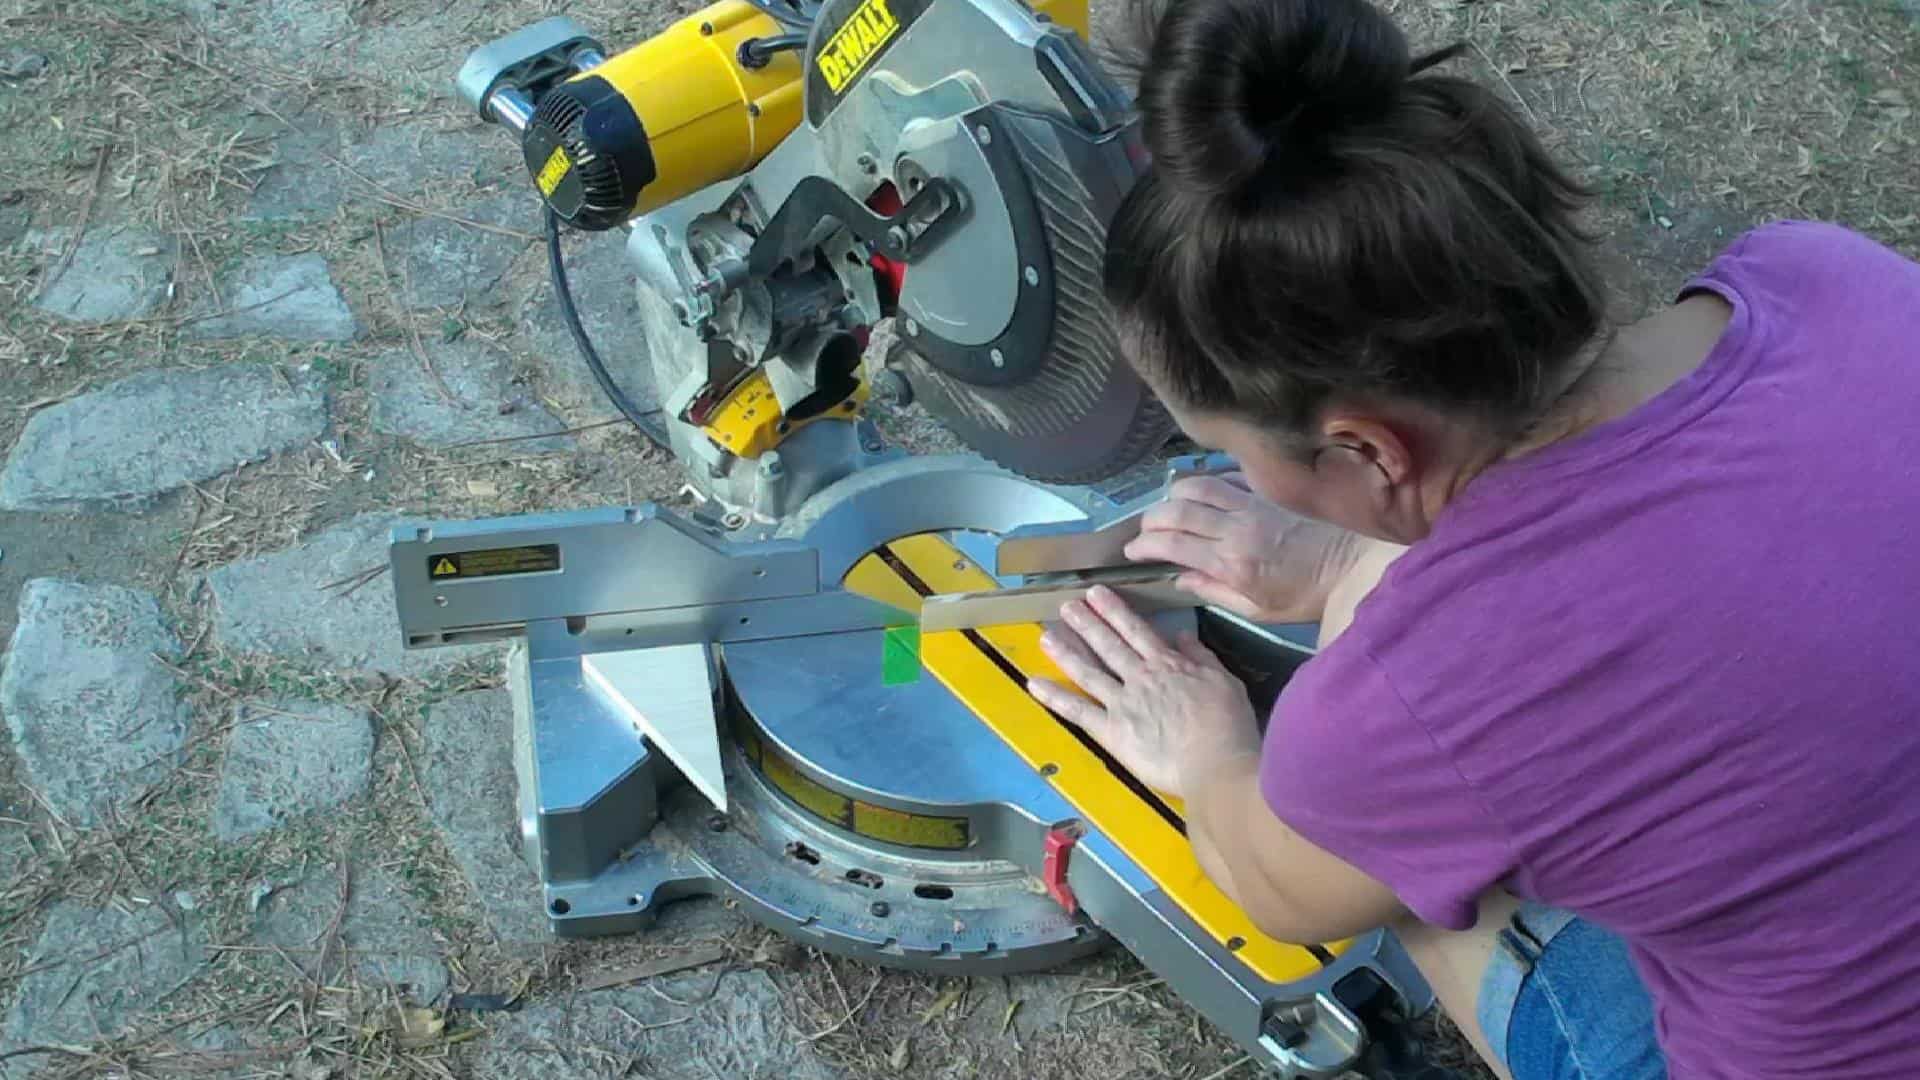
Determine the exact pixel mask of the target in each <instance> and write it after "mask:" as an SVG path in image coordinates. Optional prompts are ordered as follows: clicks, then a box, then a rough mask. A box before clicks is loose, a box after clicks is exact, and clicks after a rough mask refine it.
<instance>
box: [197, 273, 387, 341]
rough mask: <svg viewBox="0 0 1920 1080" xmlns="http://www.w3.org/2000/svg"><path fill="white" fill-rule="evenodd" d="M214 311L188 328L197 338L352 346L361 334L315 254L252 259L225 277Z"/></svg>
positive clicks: (209, 310) (203, 313)
mask: <svg viewBox="0 0 1920 1080" xmlns="http://www.w3.org/2000/svg"><path fill="white" fill-rule="evenodd" d="M220 294H221V296H222V297H224V298H225V301H226V302H225V304H224V305H223V306H222V308H221V309H220V310H221V311H222V312H224V313H222V314H215V313H214V311H213V309H207V310H204V311H202V312H201V314H202V315H205V316H207V317H206V318H202V319H200V320H199V321H197V322H191V323H188V324H187V327H186V329H187V333H188V334H189V335H191V336H193V337H197V338H236V337H256V336H257V337H271V338H280V339H282V340H285V341H350V340H352V339H353V338H354V337H356V336H358V334H359V333H360V324H359V323H358V322H357V321H356V320H355V319H354V317H353V311H352V310H351V309H349V308H348V307H347V302H346V301H345V300H343V299H341V297H340V290H339V289H338V288H336V287H334V284H333V275H332V273H331V272H330V271H329V270H328V269H327V260H326V259H324V258H321V257H320V255H319V253H317V252H307V253H306V254H303V255H266V256H261V257H258V258H253V259H248V260H246V261H245V262H243V263H241V264H240V265H239V266H238V267H237V268H235V269H234V270H233V271H232V272H231V273H230V274H228V275H227V280H226V281H224V282H223V283H222V284H221V289H220Z"/></svg>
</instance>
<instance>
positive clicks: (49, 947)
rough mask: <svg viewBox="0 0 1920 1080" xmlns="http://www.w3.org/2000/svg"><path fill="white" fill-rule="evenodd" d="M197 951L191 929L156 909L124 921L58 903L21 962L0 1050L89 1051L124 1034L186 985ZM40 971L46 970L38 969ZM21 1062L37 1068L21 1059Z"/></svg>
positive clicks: (115, 914)
mask: <svg viewBox="0 0 1920 1080" xmlns="http://www.w3.org/2000/svg"><path fill="white" fill-rule="evenodd" d="M203 952H204V947H203V943H202V942H201V940H200V935H199V933H198V931H197V929H195V928H194V927H193V925H192V924H191V923H188V924H187V929H186V930H185V931H184V934H183V931H182V930H181V929H180V928H179V927H176V926H174V925H173V924H172V923H171V922H169V921H168V919H167V916H166V915H165V914H164V913H163V912H161V911H160V910H159V909H158V908H155V907H152V906H139V907H135V908H134V909H133V912H132V913H131V914H128V913H127V912H124V911H121V910H120V909H119V908H117V907H107V908H94V907H90V906H88V905H86V904H83V903H80V902H79V901H74V900H63V901H60V902H59V903H57V904H55V905H53V907H52V909H51V910H49V911H48V913H47V924H46V928H45V929H43V930H42V931H41V932H40V937H39V939H38V940H36V941H35V942H34V944H33V950H32V952H31V953H30V954H29V956H28V959H27V966H28V967H29V968H37V969H38V970H35V971H34V972H33V973H32V974H30V975H28V976H27V977H26V978H25V979H23V980H21V982H20V992H19V994H18V995H17V996H16V997H15V999H14V1003H13V1009H12V1011H10V1012H9V1013H8V1014H7V1023H6V1030H5V1033H4V1036H0V1051H5V1050H9V1049H16V1048H19V1047H24V1046H33V1045H38V1044H42V1043H64V1044H68V1045H82V1046H85V1045H91V1044H93V1043H95V1042H96V1041H98V1040H100V1039H102V1038H111V1037H113V1036H115V1035H117V1034H120V1033H122V1032H123V1031H125V1029H126V1027H127V1024H128V1022H129V1021H131V1020H132V1019H133V1018H134V1017H135V1015H136V1014H137V1013H139V1012H140V1011H142V1010H143V1009H147V1008H151V1007H153V1006H154V1005H156V1004H158V1003H159V999H160V998H161V997H162V996H164V995H166V994H168V993H170V992H172V991H173V990H174V989H175V988H176V987H178V986H180V985H181V984H182V983H184V982H186V981H187V980H188V979H190V978H191V977H192V976H193V974H194V972H195V970H196V969H197V968H198V967H199V965H200V962H201V958H202V955H203ZM42 965H46V966H44V967H43V966H42ZM26 1063H28V1064H37V1063H39V1062H36V1060H35V1058H33V1057H32V1056H28V1057H27V1058H26Z"/></svg>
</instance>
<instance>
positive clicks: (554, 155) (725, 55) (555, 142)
mask: <svg viewBox="0 0 1920 1080" xmlns="http://www.w3.org/2000/svg"><path fill="white" fill-rule="evenodd" d="M1031 6H1032V7H1033V9H1034V10H1036V11H1039V12H1042V13H1044V14H1046V15H1048V16H1049V17H1050V18H1052V19H1053V20H1054V21H1055V22H1057V23H1060V24H1061V25H1063V26H1066V27H1068V28H1070V29H1072V30H1073V31H1074V32H1076V33H1078V34H1080V35H1081V36H1082V37H1085V36H1086V33H1087V0H1036V2H1035V3H1033V4H1032V5H1031ZM862 7H863V9H864V8H866V7H872V8H874V9H875V11H874V12H872V13H870V14H869V15H868V17H869V18H870V19H874V20H886V19H890V18H891V15H890V14H889V11H888V0H866V3H865V4H863V5H862ZM790 32H791V31H790V30H789V29H788V28H787V27H785V26H783V25H782V24H781V23H780V22H779V21H778V20H776V19H775V18H773V16H771V15H768V14H767V13H766V12H764V11H761V10H760V9H759V8H757V7H755V6H754V5H753V4H750V3H747V2H746V0H721V2H720V3H717V4H714V5H712V6H711V7H708V8H705V9H703V10H701V11H698V12H696V13H694V14H692V15H689V16H687V17H686V18H684V19H681V20H680V21H679V22H677V23H674V24H673V25H672V26H670V27H668V28H667V29H666V30H665V31H663V32H661V33H660V34H657V35H655V36H654V37H652V38H650V39H648V40H646V41H644V42H642V43H640V44H639V45H636V46H634V47H633V48H631V49H628V50H627V51H625V52H623V53H621V54H619V55H618V56H615V57H613V58H612V59H610V60H607V61H606V62H605V63H602V64H600V65H599V66H597V67H594V68H592V69H590V70H587V71H584V72H581V73H580V74H578V75H575V76H573V77H572V78H570V79H568V80H567V81H565V82H563V83H561V84H560V85H558V86H556V87H555V88H554V89H552V90H551V91H549V92H548V93H547V94H546V95H545V96H544V97H542V98H541V99H540V103H539V107H538V108H537V109H536V110H535V111H534V115H533V119H532V122H531V123H530V124H528V126H527V130H526V134H525V136H524V139H523V142H522V144H521V149H522V153H523V154H524V156H525V158H526V164H527V170H528V172H529V173H531V174H532V176H533V179H534V184H535V185H536V186H537V187H538V188H539V190H540V195H541V197H542V198H543V199H545V200H546V202H547V205H549V206H551V207H552V208H553V210H554V212H555V213H557V214H559V216H560V218H561V220H563V221H565V222H567V223H568V224H569V225H572V226H574V227H575V228H578V229H589V230H598V229H611V228H614V227H616V226H619V225H621V224H624V223H625V222H626V221H628V220H630V219H631V218H633V217H635V216H637V215H640V214H645V213H648V212H649V211H652V210H655V209H658V208H659V207H662V206H665V205H667V204H668V203H671V202H673V201H675V200H677V199H680V198H684V197H685V196H687V195H691V194H692V193H694V192H696V191H699V190H700V189H702V188H704V187H707V186H709V185H711V184H717V183H719V182H720V181H722V180H728V179H731V178H733V177H735V176H739V175H741V174H743V173H745V172H747V171H748V170H749V169H752V168H753V167H754V166H755V165H758V164H759V163H760V161H761V159H763V158H765V157H766V156H767V154H768V153H769V152H770V151H771V150H772V149H773V148H774V147H775V146H778V145H779V144H780V142H781V140H783V139H785V138H786V137H787V136H788V135H790V134H792V133H793V129H794V128H795V127H797V126H799V124H800V119H801V117H802V115H804V109H805V101H804V98H805V86H806V79H805V77H804V76H805V73H806V67H805V65H806V64H807V63H814V64H819V65H823V66H822V68H821V70H822V72H823V74H826V75H828V76H830V78H829V82H830V84H832V85H833V86H834V87H835V88H836V92H843V91H844V90H845V89H846V88H847V87H848V86H850V85H851V84H852V83H853V82H854V81H855V80H857V78H858V77H859V75H861V74H863V73H864V71H865V69H866V68H867V67H868V66H869V65H870V63H871V60H872V59H873V57H874V56H875V55H877V54H878V52H879V47H878V45H877V44H876V46H875V47H874V48H873V49H871V50H869V51H867V52H866V53H864V54H863V55H862V56H861V58H860V62H859V66H858V68H853V67H852V65H850V64H849V63H848V61H847V57H846V55H845V50H836V49H834V48H827V49H824V50H822V51H821V54H820V55H819V56H818V57H815V56H814V55H813V54H812V53H810V52H809V53H807V54H805V55H804V56H803V54H802V52H801V51H800V50H797V49H789V50H782V51H776V52H772V53H770V54H762V55H763V57H764V59H763V60H762V62H761V63H760V64H759V66H757V67H756V66H749V65H748V64H747V63H746V62H744V61H743V60H742V57H743V55H744V53H743V50H742V46H743V45H745V44H747V43H748V42H750V41H754V40H759V39H767V38H773V37H778V36H780V35H782V34H786V33H790ZM831 44H832V43H829V45H831Z"/></svg>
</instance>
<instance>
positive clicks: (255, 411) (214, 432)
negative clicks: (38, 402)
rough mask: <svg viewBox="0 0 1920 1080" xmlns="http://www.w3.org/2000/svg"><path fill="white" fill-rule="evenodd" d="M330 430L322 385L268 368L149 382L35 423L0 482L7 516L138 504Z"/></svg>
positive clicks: (160, 376)
mask: <svg viewBox="0 0 1920 1080" xmlns="http://www.w3.org/2000/svg"><path fill="white" fill-rule="evenodd" d="M168 418H172V421H171V422H170V421H169V420H168ZM326 425H327V407H326V398H325V395H324V394H323V393H322V392H321V390H320V388H319V386H318V385H317V384H316V383H313V382H310V381H302V382H290V381H289V380H287V379H285V378H282V377H281V376H280V375H278V374H276V373H275V372H274V371H273V370H272V369H271V368H268V367H265V366H262V365H258V364H232V365H228V366H225V367H217V368H209V369H206V370H203V371H164V370H163V371H148V372H142V373H141V374H139V375H134V376H131V377H129V378H125V379H121V380H120V381H119V382H115V383H111V384H109V385H107V386H105V387H102V388H101V389H99V390H95V391H93V392H92V393H88V394H83V395H81V396H80V397H77V398H74V399H72V400H71V401H63V402H61V403H60V404H58V405H52V406H49V407H47V408H45V409H41V410H40V411H39V412H37V413H35V414H34V415H33V418H32V419H30V420H28V421H27V426H26V430H25V431H23V432H22V433H21V435H20V439H19V441H18V442H17V443H15V444H14V448H13V453H12V454H10V455H9V456H8V458H7V465H6V471H5V472H4V473H0V509H7V510H56V509H72V508H87V507H94V506H98V505H103V504H125V503H134V504H137V503H139V502H142V501H144V500H147V499H150V498H152V497H153V496H156V495H159V494H161V493H163V492H167V491H171V490H173V489H174V488H177V487H180V486H182V485H184V484H187V483H189V482H192V481H198V480H205V479H207V478H208V477H212V476H218V475H220V474H221V473H224V472H226V471H228V470H230V469H233V468H236V467H238V466H240V465H244V464H246V463H247V462H250V461H260V460H262V459H265V458H267V457H269V456H271V455H273V454H276V453H279V452H280V451H283V450H289V449H292V448H294V447H296V446H303V445H305V444H306V443H308V442H310V441H312V440H314V439H317V438H319V437H320V435H321V433H322V432H323V431H324V430H325V428H326Z"/></svg>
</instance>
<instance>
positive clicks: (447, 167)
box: [246, 121, 536, 286]
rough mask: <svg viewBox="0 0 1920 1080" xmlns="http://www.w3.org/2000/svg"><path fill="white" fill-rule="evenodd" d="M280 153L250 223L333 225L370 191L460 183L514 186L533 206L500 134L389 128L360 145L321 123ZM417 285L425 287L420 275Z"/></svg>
mask: <svg viewBox="0 0 1920 1080" xmlns="http://www.w3.org/2000/svg"><path fill="white" fill-rule="evenodd" d="M275 146H276V150H275V158H276V161H277V164H275V165H274V167H273V168H272V169H270V170H269V171H268V172H267V173H266V175H265V176H263V177H261V179H260V183H259V184H258V185H257V186H256V187H255V188H254V190H253V194H252V195H251V196H250V197H249V198H248V201H247V210H246V216H247V217H248V218H251V219H253V220H257V221H315V220H321V219H324V218H330V217H332V216H333V215H334V214H335V213H336V212H338V211H339V209H340V207H341V206H342V205H344V204H345V203H347V202H349V201H361V202H365V201H370V200H373V199H376V198H378V196H379V191H378V190H377V189H376V188H374V187H372V186H371V185H372V184H378V185H379V186H380V187H381V188H385V189H386V190H387V191H390V192H392V193H394V194H396V195H401V196H407V197H412V196H415V195H418V194H420V193H422V192H423V191H426V190H435V191H438V190H445V189H446V188H448V187H449V186H455V185H458V184H459V183H462V182H464V183H467V184H471V185H474V186H479V187H485V186H489V185H493V184H501V183H506V182H509V181H512V182H514V188H513V190H514V192H516V193H518V194H519V195H520V198H521V201H522V202H523V203H524V204H527V205H529V206H532V205H536V204H535V203H533V202H532V201H531V200H532V199H533V196H531V195H529V194H527V191H526V185H527V181H526V179H525V177H526V172H525V169H524V168H523V167H522V166H521V164H520V155H519V154H518V153H517V152H516V151H515V149H514V144H513V142H512V140H509V139H505V138H503V137H502V136H501V133H500V129H498V128H495V127H484V128H480V127H476V128H462V129H456V130H453V131H435V130H432V129H430V128H426V127H421V126H406V125H389V126H385V127H381V128H379V129H378V130H376V131H374V132H373V133H372V134H371V135H368V136H367V137H366V138H364V139H362V140H359V141H355V140H353V139H350V138H349V137H348V136H347V134H346V133H345V132H343V131H341V130H340V129H339V128H338V127H337V126H334V125H333V124H332V123H331V122H330V121H321V122H318V123H315V124H312V125H309V126H306V127H302V128H300V129H297V130H293V131H287V132H285V133H283V134H281V135H280V136H279V138H278V140H277V142H276V144H275ZM329 159H331V160H329ZM342 165H345V166H347V167H348V168H350V169H351V170H352V172H349V171H347V169H346V168H342V167H341V166H342ZM355 173H357V174H359V175H358V176H356V175H354V174H355ZM362 177H364V178H365V179H362ZM389 254H391V252H390V253H389ZM414 284H415V285H416V286H417V285H419V284H420V281H419V276H418V275H417V274H416V275H415V282H414Z"/></svg>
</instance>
